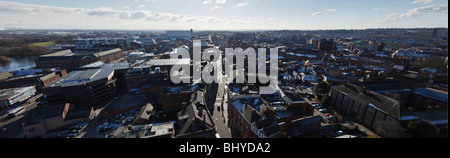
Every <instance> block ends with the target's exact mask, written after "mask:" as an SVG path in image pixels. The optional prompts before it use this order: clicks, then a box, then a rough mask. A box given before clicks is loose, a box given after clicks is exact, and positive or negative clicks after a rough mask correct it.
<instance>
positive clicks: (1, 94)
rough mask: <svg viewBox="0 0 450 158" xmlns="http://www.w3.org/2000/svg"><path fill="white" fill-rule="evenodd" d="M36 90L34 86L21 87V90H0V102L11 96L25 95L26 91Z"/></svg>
mask: <svg viewBox="0 0 450 158" xmlns="http://www.w3.org/2000/svg"><path fill="white" fill-rule="evenodd" d="M31 89H35V87H34V86H29V87H20V88H9V89H0V100H4V99H7V98H9V97H11V96H15V95H17V94H19V93H24V92H25V91H28V90H31Z"/></svg>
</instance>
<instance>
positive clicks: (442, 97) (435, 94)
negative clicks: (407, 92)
mask: <svg viewBox="0 0 450 158" xmlns="http://www.w3.org/2000/svg"><path fill="white" fill-rule="evenodd" d="M413 93H414V94H417V95H421V96H424V97H428V98H431V99H435V100H438V101H442V102H445V103H448V92H447V93H444V92H442V91H438V90H434V89H431V88H417V89H416V90H415V91H414V92H413Z"/></svg>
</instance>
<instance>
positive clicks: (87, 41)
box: [74, 38, 130, 49]
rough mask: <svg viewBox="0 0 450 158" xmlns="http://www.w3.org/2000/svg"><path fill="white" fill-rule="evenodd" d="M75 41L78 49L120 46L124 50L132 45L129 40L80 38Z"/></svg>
mask: <svg viewBox="0 0 450 158" xmlns="http://www.w3.org/2000/svg"><path fill="white" fill-rule="evenodd" d="M74 41H75V47H76V49H89V48H92V47H93V46H94V45H97V44H118V45H121V46H122V48H125V47H128V46H129V45H130V42H129V40H128V39H127V38H78V39H74Z"/></svg>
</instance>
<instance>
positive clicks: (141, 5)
mask: <svg viewBox="0 0 450 158" xmlns="http://www.w3.org/2000/svg"><path fill="white" fill-rule="evenodd" d="M137 7H138V8H145V5H143V4H139V5H138V6H137Z"/></svg>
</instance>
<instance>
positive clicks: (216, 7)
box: [211, 6, 222, 10]
mask: <svg viewBox="0 0 450 158" xmlns="http://www.w3.org/2000/svg"><path fill="white" fill-rule="evenodd" d="M220 8H222V7H220V6H214V7H212V8H211V10H216V9H220Z"/></svg>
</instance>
